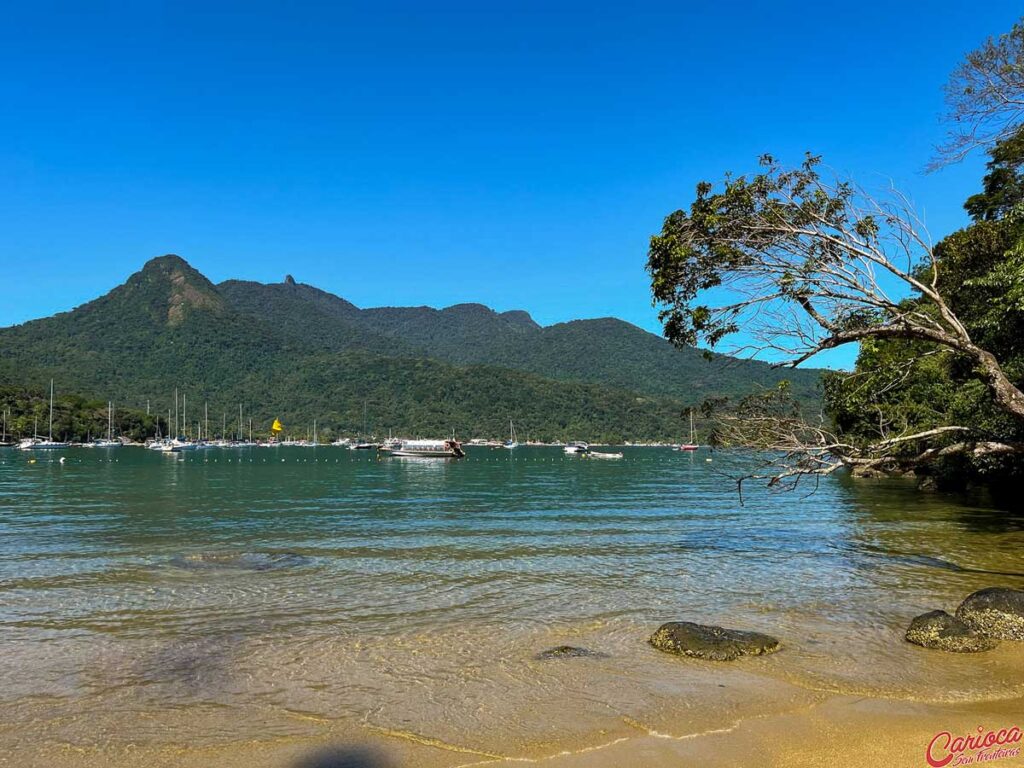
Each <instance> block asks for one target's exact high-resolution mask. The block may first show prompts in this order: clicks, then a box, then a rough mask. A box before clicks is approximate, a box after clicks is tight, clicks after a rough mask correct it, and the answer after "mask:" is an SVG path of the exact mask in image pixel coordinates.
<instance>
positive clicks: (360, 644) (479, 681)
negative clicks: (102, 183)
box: [0, 448, 1024, 756]
mask: <svg viewBox="0 0 1024 768" xmlns="http://www.w3.org/2000/svg"><path fill="white" fill-rule="evenodd" d="M116 453H117V455H116V457H115V456H110V455H109V454H106V453H100V452H95V451H68V452H65V455H66V457H67V460H66V462H65V463H64V464H63V465H61V464H59V463H58V462H57V458H58V457H57V456H40V457H39V460H38V462H37V463H35V464H29V463H27V460H26V457H25V456H24V455H23V454H19V453H16V452H6V453H3V454H0V630H2V632H3V635H4V639H5V644H4V654H2V655H0V706H2V707H3V711H4V713H5V718H4V723H5V724H6V725H7V726H9V727H8V728H6V729H4V731H3V736H0V746H3V743H2V742H7V746H11V745H12V744H13V745H18V744H20V745H25V744H35V743H53V744H72V745H91V744H96V743H100V742H104V743H120V742H124V743H136V742H143V743H150V742H152V743H176V742H188V743H193V744H195V743H199V744H204V743H207V744H216V743H221V742H225V741H228V742H229V741H232V740H240V739H247V738H252V739H257V738H269V737H282V738H284V737H296V736H299V737H301V736H307V735H310V734H314V733H315V734H319V735H324V734H330V735H333V736H338V737H339V738H340V737H346V738H347V737H348V736H351V735H352V734H366V733H368V732H370V733H378V734H381V735H385V736H386V737H388V738H394V739H405V740H414V741H415V740H419V741H418V742H417V743H420V742H429V743H436V744H435V745H440V746H437V748H438V749H445V750H456V751H458V750H462V751H463V752H465V753H466V754H474V755H482V756H495V755H505V754H516V755H523V754H543V753H545V749H548V748H554V747H559V748H562V747H566V746H571V745H573V744H586V743H590V742H591V741H592V740H593V739H594V738H595V737H594V734H596V733H600V734H602V736H601V738H603V739H605V740H607V739H609V738H614V737H615V735H616V734H620V733H624V732H628V731H630V729H633V730H635V728H636V727H639V726H638V725H637V724H641V725H642V726H643V727H649V728H655V727H656V728H658V729H663V730H665V731H667V732H680V730H682V731H683V732H689V731H690V730H699V729H700V728H704V727H714V726H715V725H716V724H719V725H720V724H721V722H722V721H723V718H726V719H735V718H740V717H743V716H744V713H748V712H758V711H763V710H764V709H765V708H766V707H768V708H771V707H784V706H794V705H796V704H799V703H800V702H801V701H805V700H811V699H813V697H815V696H820V695H821V692H823V691H845V692H852V693H864V694H866V695H875V696H888V697H896V698H910V699H924V700H955V699H981V698H998V697H1009V696H1014V695H1021V693H1022V685H1024V684H1022V677H1024V676H1021V675H1020V668H1021V663H1022V659H1024V657H1022V652H1021V650H1020V648H1019V647H1015V646H1014V645H1013V644H1004V646H1002V647H1000V648H999V649H997V650H996V651H994V652H992V653H988V654H984V655H981V656H972V657H952V656H947V655H942V654H935V653H932V652H928V651H923V650H922V649H919V648H916V647H913V646H909V645H907V644H906V643H903V642H902V640H901V637H902V632H903V630H904V629H905V627H906V624H907V623H908V621H909V619H910V618H911V617H913V616H914V615H916V614H918V613H921V612H923V611H926V610H931V609H935V608H944V609H946V610H952V609H953V608H955V607H956V604H957V603H958V602H959V600H960V599H961V598H962V597H963V596H964V595H966V594H967V593H969V592H971V591H973V590H975V589H978V588H981V587H984V586H992V585H996V584H1001V585H1007V586H1016V587H1024V566H1022V562H1021V559H1020V552H1021V545H1022V544H1024V525H1022V521H1021V519H1020V518H1019V517H1014V516H1012V515H1009V514H1007V513H1003V512H999V511H996V510H993V509H987V508H984V507H983V506H979V505H976V504H973V505H972V504H966V503H958V502H954V501H952V500H950V499H949V498H947V497H942V496H936V495H924V494H919V493H917V492H916V491H914V490H913V489H912V488H911V487H909V486H907V485H906V484H903V483H898V482H878V481H863V482H860V481H857V482H855V481H851V480H849V479H846V478H831V479H828V480H826V481H824V482H823V483H822V485H821V487H820V489H819V491H818V492H817V493H816V494H814V495H811V496H809V497H802V496H797V495H795V494H781V495H780V494H769V493H767V492H763V491H756V490H754V489H750V493H749V495H748V496H747V498H746V499H745V504H744V506H740V505H739V503H738V499H737V497H736V494H735V485H734V484H733V483H731V482H729V480H728V479H727V478H728V476H729V474H730V473H733V472H736V471H738V470H739V467H738V464H739V462H742V461H743V460H744V459H742V458H741V457H734V456H730V455H728V454H721V453H719V454H715V455H714V456H713V461H712V462H707V461H706V460H705V459H706V458H707V455H706V454H705V453H704V452H701V453H699V454H697V455H696V456H693V455H680V454H678V453H673V452H670V451H667V450H660V449H628V448H627V449H625V458H624V459H623V460H622V461H619V462H592V461H585V460H581V459H578V458H574V457H566V456H564V455H563V454H562V452H561V451H560V450H557V449H525V448H524V449H520V450H518V451H516V452H508V451H488V450H481V451H477V452H472V453H470V456H469V458H468V459H467V460H465V461H462V462H446V461H429V460H428V461H400V460H394V459H390V460H384V461H378V460H377V459H376V457H375V456H372V455H367V454H365V453H362V452H349V451H344V450H340V449H332V448H320V449H316V450H305V449H274V450H268V449H252V450H242V451H216V450H210V451H205V452H196V453H192V454H187V455H180V456H163V455H155V454H153V453H151V452H146V451H140V450H132V449H125V450H123V451H118V452H116ZM672 619H684V620H694V621H700V622H708V623H720V624H727V625H732V626H737V627H740V628H747V629H754V630H762V631H767V632H770V633H772V634H775V635H777V636H779V637H780V638H781V639H782V641H783V644H784V651H783V652H781V653H778V654H775V655H773V656H770V657H764V658H758V659H750V660H745V661H744V662H743V663H742V664H737V665H727V666H722V665H713V664H707V663H703V662H684V661H681V660H679V659H675V658H671V657H668V656H665V655H663V654H659V653H658V652H656V651H653V650H652V649H650V648H649V647H648V646H647V645H646V642H645V641H646V638H647V637H648V636H649V634H650V633H651V631H653V629H654V628H656V627H657V626H658V624H660V623H661V622H663V621H666V620H672ZM558 645H573V646H582V647H585V648H587V649H590V650H592V651H594V652H595V653H594V654H593V655H590V656H586V657H583V658H577V659H571V660H558V659H554V660H544V661H538V660H537V655H538V654H539V653H540V652H542V651H544V650H545V649H547V648H551V647H553V646H558ZM697 702H699V703H700V706H699V707H698V706H694V705H695V703H697ZM157 713H159V717H156V715H157ZM460 754H462V752H460Z"/></svg>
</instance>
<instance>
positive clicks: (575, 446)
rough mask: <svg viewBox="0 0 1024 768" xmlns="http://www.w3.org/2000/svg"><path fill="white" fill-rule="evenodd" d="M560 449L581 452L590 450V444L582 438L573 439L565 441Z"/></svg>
mask: <svg viewBox="0 0 1024 768" xmlns="http://www.w3.org/2000/svg"><path fill="white" fill-rule="evenodd" d="M562 450H563V451H564V452H565V453H569V454H582V453H586V452H587V451H589V450H590V444H589V443H585V442H583V441H582V440H575V441H573V442H571V443H567V444H566V446H565V447H564V448H563V449H562Z"/></svg>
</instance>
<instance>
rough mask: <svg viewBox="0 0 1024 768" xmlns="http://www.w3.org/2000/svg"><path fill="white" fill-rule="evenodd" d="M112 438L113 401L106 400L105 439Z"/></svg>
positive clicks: (109, 439)
mask: <svg viewBox="0 0 1024 768" xmlns="http://www.w3.org/2000/svg"><path fill="white" fill-rule="evenodd" d="M113 439H114V402H113V400H107V441H108V442H109V441H111V440H113Z"/></svg>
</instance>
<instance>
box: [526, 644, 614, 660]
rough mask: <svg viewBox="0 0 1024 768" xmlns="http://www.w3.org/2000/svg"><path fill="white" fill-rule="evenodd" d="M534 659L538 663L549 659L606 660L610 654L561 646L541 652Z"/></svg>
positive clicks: (572, 646) (573, 646)
mask: <svg viewBox="0 0 1024 768" xmlns="http://www.w3.org/2000/svg"><path fill="white" fill-rule="evenodd" d="M534 658H535V659H537V660H538V661H547V660H548V659H587V658H589V659H606V658H608V654H607V653H601V652H600V651H592V650H590V649H589V648H577V647H576V646H575V645H559V646H557V647H555V648H548V649H547V650H546V651H541V652H540V653H538V654H537V655H536V656H534Z"/></svg>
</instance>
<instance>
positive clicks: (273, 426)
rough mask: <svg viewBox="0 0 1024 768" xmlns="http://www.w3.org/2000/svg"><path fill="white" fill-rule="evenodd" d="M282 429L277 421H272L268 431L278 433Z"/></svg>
mask: <svg viewBox="0 0 1024 768" xmlns="http://www.w3.org/2000/svg"><path fill="white" fill-rule="evenodd" d="M283 429H284V427H283V426H281V422H280V421H278V420H277V419H274V423H273V424H271V425H270V431H271V432H280V431H282V430H283Z"/></svg>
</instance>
